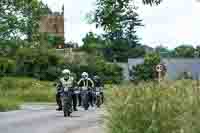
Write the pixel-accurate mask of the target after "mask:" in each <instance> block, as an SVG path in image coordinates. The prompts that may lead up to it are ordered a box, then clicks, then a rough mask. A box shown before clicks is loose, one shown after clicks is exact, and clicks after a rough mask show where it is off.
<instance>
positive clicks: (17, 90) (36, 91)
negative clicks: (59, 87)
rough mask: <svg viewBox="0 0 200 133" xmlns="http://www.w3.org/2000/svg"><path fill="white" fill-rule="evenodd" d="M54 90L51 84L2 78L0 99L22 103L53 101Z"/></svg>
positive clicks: (24, 79) (32, 80)
mask: <svg viewBox="0 0 200 133" xmlns="http://www.w3.org/2000/svg"><path fill="white" fill-rule="evenodd" d="M55 90H56V89H55V88H54V86H53V84H52V83H51V82H46V81H38V80H35V79H31V78H19V77H4V78H2V79H1V80H0V97H3V98H7V99H17V100H19V101H22V102H32V101H33V102H41V101H43V102H47V101H49V102H51V101H54V99H55V98H54V95H55Z"/></svg>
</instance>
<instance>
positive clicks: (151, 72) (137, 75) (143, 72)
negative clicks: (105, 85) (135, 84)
mask: <svg viewBox="0 0 200 133" xmlns="http://www.w3.org/2000/svg"><path fill="white" fill-rule="evenodd" d="M160 60H161V59H160V56H159V54H157V53H148V54H146V55H145V57H144V63H143V64H139V65H137V66H134V67H133V69H132V71H131V77H132V78H133V80H136V81H138V80H153V79H155V78H156V77H157V74H156V71H155V68H156V65H158V64H159V63H160Z"/></svg>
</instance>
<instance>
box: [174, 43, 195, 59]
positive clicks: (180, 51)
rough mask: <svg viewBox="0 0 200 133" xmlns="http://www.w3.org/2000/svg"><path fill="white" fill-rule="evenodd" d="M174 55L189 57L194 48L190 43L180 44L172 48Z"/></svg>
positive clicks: (193, 52) (191, 55) (192, 55)
mask: <svg viewBox="0 0 200 133" xmlns="http://www.w3.org/2000/svg"><path fill="white" fill-rule="evenodd" d="M174 52H175V56H176V57H185V58H190V57H194V55H195V48H194V47H193V46H192V45H181V46H178V47H176V48H175V49H174Z"/></svg>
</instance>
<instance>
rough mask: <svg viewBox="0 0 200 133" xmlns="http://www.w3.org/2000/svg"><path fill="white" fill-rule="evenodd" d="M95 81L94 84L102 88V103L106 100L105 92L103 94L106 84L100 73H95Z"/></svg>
mask: <svg viewBox="0 0 200 133" xmlns="http://www.w3.org/2000/svg"><path fill="white" fill-rule="evenodd" d="M93 81H94V86H95V88H96V87H98V88H100V90H99V91H100V94H101V96H102V99H101V100H102V103H103V102H104V94H103V87H104V84H103V82H102V80H101V78H100V77H99V76H98V75H95V76H94V77H93Z"/></svg>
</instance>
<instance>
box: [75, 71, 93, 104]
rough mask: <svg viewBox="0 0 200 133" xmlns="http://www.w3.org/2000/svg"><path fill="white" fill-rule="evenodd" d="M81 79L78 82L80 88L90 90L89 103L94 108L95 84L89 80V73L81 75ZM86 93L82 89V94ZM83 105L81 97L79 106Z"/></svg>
mask: <svg viewBox="0 0 200 133" xmlns="http://www.w3.org/2000/svg"><path fill="white" fill-rule="evenodd" d="M81 77H82V78H81V79H80V80H79V82H78V86H79V87H82V88H86V89H88V90H86V91H88V98H89V103H90V105H91V106H92V107H93V106H94V105H93V95H92V89H93V88H94V82H93V81H92V79H90V78H89V75H88V73H87V72H83V73H82V75H81ZM82 91H85V90H82V89H81V92H82ZM80 103H82V98H81V97H79V104H80Z"/></svg>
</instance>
